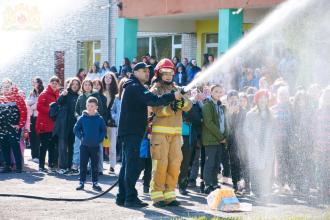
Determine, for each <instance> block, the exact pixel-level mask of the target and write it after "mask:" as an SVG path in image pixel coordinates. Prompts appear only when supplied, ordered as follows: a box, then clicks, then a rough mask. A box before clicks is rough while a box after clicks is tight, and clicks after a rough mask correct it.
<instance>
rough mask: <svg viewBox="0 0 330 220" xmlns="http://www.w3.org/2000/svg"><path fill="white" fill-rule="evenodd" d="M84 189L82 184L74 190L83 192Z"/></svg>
mask: <svg viewBox="0 0 330 220" xmlns="http://www.w3.org/2000/svg"><path fill="white" fill-rule="evenodd" d="M83 189H84V184H83V183H79V186H78V187H77V188H76V190H83Z"/></svg>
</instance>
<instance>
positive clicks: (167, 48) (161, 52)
mask: <svg viewBox="0 0 330 220" xmlns="http://www.w3.org/2000/svg"><path fill="white" fill-rule="evenodd" d="M151 53H152V55H154V56H156V58H157V59H158V60H160V59H162V58H166V57H167V58H170V57H171V55H172V37H171V36H165V37H153V38H152V50H151Z"/></svg>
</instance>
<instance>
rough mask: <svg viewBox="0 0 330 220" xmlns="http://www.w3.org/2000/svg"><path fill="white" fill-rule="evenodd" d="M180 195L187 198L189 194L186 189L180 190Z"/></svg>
mask: <svg viewBox="0 0 330 220" xmlns="http://www.w3.org/2000/svg"><path fill="white" fill-rule="evenodd" d="M179 193H180V194H181V195H184V196H185V195H187V194H188V191H187V190H186V189H185V188H179Z"/></svg>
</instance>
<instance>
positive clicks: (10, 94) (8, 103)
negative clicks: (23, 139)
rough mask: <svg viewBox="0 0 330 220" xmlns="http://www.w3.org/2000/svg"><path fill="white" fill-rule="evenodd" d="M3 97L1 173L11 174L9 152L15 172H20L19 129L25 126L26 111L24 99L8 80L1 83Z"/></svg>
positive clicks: (1, 112) (1, 100)
mask: <svg viewBox="0 0 330 220" xmlns="http://www.w3.org/2000/svg"><path fill="white" fill-rule="evenodd" d="M1 93H2V94H3V96H1V97H0V121H1V123H0V146H1V147H2V150H3V154H4V158H5V162H6V164H5V168H4V169H3V170H2V172H5V173H6V172H11V170H12V167H11V158H10V152H11V150H12V151H13V153H14V157H15V161H16V172H17V173H21V172H22V153H21V150H20V145H19V140H20V135H21V129H22V128H23V127H24V126H25V123H26V118H27V109H26V105H25V101H24V99H23V98H22V97H21V96H20V95H19V94H18V90H17V89H16V88H15V87H13V83H12V81H11V80H10V79H4V80H3V81H2V91H1Z"/></svg>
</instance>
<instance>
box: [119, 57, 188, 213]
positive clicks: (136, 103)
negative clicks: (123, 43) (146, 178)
mask: <svg viewBox="0 0 330 220" xmlns="http://www.w3.org/2000/svg"><path fill="white" fill-rule="evenodd" d="M148 67H149V66H148V65H147V64H146V63H143V62H140V63H137V64H136V65H135V67H134V69H133V72H134V74H133V75H132V76H131V77H130V79H129V80H128V81H127V82H126V83H125V84H124V94H123V98H122V104H121V113H120V119H119V128H118V137H119V139H120V141H121V142H122V144H123V161H122V166H121V169H120V173H119V193H118V195H117V199H116V204H117V205H119V206H125V207H145V206H147V205H148V203H144V202H142V201H141V200H140V199H139V198H138V197H137V191H136V189H135V184H136V181H137V180H138V178H139V176H140V172H141V170H142V168H143V166H142V160H141V158H140V145H141V142H142V139H143V136H144V134H145V132H146V128H147V106H163V105H165V106H166V105H168V104H169V103H171V102H173V101H175V100H181V97H182V95H181V93H180V92H175V93H168V94H164V95H162V96H160V97H158V96H156V95H154V94H152V93H151V92H149V90H147V89H146V88H145V87H144V86H143V85H144V84H145V83H146V82H148V80H149V68H148Z"/></svg>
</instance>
